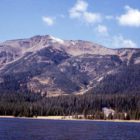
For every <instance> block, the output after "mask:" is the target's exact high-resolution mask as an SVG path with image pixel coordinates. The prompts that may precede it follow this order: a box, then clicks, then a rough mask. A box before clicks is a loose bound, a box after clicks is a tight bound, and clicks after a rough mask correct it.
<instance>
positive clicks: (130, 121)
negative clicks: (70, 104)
mask: <svg viewBox="0 0 140 140" xmlns="http://www.w3.org/2000/svg"><path fill="white" fill-rule="evenodd" d="M0 118H11V119H12V118H18V119H41V120H67V121H95V122H128V123H140V120H119V119H114V120H90V119H75V118H71V117H69V116H67V117H65V116H37V117H15V116H0Z"/></svg>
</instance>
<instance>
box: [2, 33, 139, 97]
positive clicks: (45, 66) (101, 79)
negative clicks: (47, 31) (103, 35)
mask: <svg viewBox="0 0 140 140" xmlns="http://www.w3.org/2000/svg"><path fill="white" fill-rule="evenodd" d="M0 58H1V59H0V91H9V90H16V91H26V92H33V93H40V94H45V95H48V96H55V95H63V94H83V93H85V92H86V91H88V90H90V89H93V92H95V93H98V92H103V89H106V86H105V85H108V84H107V83H108V80H105V79H108V77H111V76H112V77H113V76H114V75H115V76H118V77H119V73H121V72H123V73H125V72H124V71H126V72H127V70H128V69H129V71H131V72H132V73H133V71H134V70H133V71H132V70H131V69H130V67H132V68H134V67H137V71H138V72H139V65H140V49H138V48H136V49H135V48H121V49H110V48H105V47H103V46H102V45H98V44H96V43H92V42H89V41H82V40H61V39H58V38H55V37H53V36H50V35H45V36H34V37H31V38H27V39H18V40H8V41H5V42H2V43H0ZM123 70H124V71H123ZM135 71H136V70H135ZM137 71H136V73H137ZM131 72H130V73H131ZM136 75H137V76H139V74H136ZM128 77H129V76H128ZM134 77H135V75H134ZM132 78H133V77H131V80H132ZM135 78H136V77H135ZM114 79H115V78H114ZM122 79H123V77H122ZM122 79H121V78H120V80H119V81H121V80H122ZM128 79H129V78H128ZM131 80H130V82H131ZM116 83H118V82H116ZM128 83H129V82H128ZM128 83H126V85H129V84H128ZM120 84H121V83H120ZM137 85H138V83H137ZM108 86H109V85H108ZM111 86H112V87H113V88H114V90H112V93H117V92H124V91H123V90H126V89H127V86H124V87H125V88H126V89H123V88H122V89H123V90H118V91H117V89H115V87H114V85H111ZM122 86H123V85H122ZM138 89H139V88H138Z"/></svg>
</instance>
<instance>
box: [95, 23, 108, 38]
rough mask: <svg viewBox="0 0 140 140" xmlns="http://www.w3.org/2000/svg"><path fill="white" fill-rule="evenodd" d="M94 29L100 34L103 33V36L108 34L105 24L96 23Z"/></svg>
mask: <svg viewBox="0 0 140 140" xmlns="http://www.w3.org/2000/svg"><path fill="white" fill-rule="evenodd" d="M96 31H97V32H98V33H99V34H100V35H103V36H108V35H109V33H108V28H107V27H106V26H105V25H100V24H99V25H98V26H97V28H96Z"/></svg>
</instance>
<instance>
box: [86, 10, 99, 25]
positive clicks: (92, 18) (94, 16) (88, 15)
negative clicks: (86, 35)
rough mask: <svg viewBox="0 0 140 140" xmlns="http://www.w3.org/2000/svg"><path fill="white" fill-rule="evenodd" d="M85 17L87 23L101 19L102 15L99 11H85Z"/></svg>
mask: <svg viewBox="0 0 140 140" xmlns="http://www.w3.org/2000/svg"><path fill="white" fill-rule="evenodd" d="M83 18H84V20H85V21H86V22H87V23H96V22H100V21H101V16H100V14H98V13H91V12H84V13H83Z"/></svg>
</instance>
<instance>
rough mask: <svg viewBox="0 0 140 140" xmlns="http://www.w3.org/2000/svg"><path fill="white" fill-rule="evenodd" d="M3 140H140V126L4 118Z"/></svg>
mask: <svg viewBox="0 0 140 140" xmlns="http://www.w3.org/2000/svg"><path fill="white" fill-rule="evenodd" d="M0 140H140V123H126V122H125V123H122V122H115V123H114V122H94V121H66V120H65V121H64V120H37V119H18V118H13V119H9V118H1V119H0Z"/></svg>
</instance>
